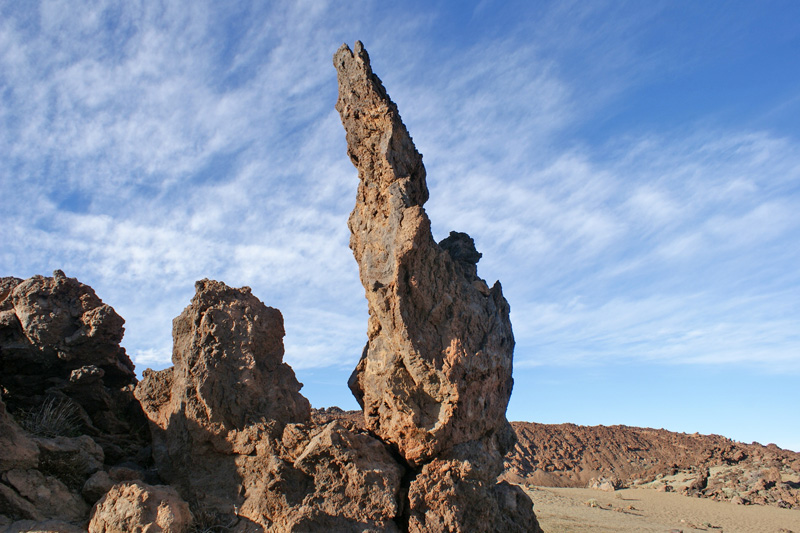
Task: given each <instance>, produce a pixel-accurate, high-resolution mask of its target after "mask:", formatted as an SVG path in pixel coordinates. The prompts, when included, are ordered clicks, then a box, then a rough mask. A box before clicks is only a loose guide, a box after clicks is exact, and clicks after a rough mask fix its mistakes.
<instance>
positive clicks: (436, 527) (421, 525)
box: [408, 459, 542, 533]
mask: <svg viewBox="0 0 800 533" xmlns="http://www.w3.org/2000/svg"><path fill="white" fill-rule="evenodd" d="M408 497H409V504H410V509H411V511H410V517H409V523H408V531H409V532H412V533H423V532H425V533H439V532H464V533H467V532H470V533H472V532H476V533H490V532H495V531H503V532H534V533H537V532H539V533H540V532H541V531H542V530H541V528H540V527H539V523H538V522H537V520H536V516H535V515H534V512H533V504H532V503H531V500H530V498H528V496H527V495H526V494H525V493H524V491H523V490H522V489H521V488H519V487H518V486H516V485H509V484H508V483H506V482H501V483H495V482H494V481H491V480H486V479H485V476H484V475H483V473H482V471H481V469H476V468H474V467H473V465H472V464H471V463H470V462H469V461H458V460H441V459H436V460H434V461H432V462H430V463H428V464H426V465H425V466H424V467H422V471H421V472H420V474H419V475H417V476H416V478H415V479H414V481H413V482H412V483H411V486H410V488H409V494H408Z"/></svg>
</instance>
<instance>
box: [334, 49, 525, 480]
mask: <svg viewBox="0 0 800 533" xmlns="http://www.w3.org/2000/svg"><path fill="white" fill-rule="evenodd" d="M334 64H335V66H336V69H337V71H338V80H339V99H338V101H337V103H336V109H337V111H338V112H339V114H340V116H341V119H342V123H343V124H344V128H345V130H346V132H347V153H348V155H349V156H350V160H351V161H352V162H353V164H354V165H355V166H356V168H358V177H359V181H360V183H359V186H358V194H357V198H356V206H355V209H353V212H352V213H351V215H350V220H349V227H350V231H351V233H352V235H351V237H350V248H351V249H352V250H353V254H354V255H355V259H356V261H357V262H358V265H359V269H360V275H361V283H362V284H363V285H364V289H365V290H366V297H367V301H368V305H369V325H368V331H367V337H368V342H367V345H366V347H365V348H364V351H363V354H362V357H361V360H360V362H359V363H358V366H357V368H356V369H355V371H354V372H353V375H352V376H351V378H350V388H351V390H352V391H353V394H354V395H355V396H356V398H357V399H358V401H359V403H361V405H362V407H363V408H364V416H365V419H366V424H367V426H368V427H369V428H370V429H371V430H372V431H374V432H375V433H376V434H377V435H378V436H380V437H381V438H382V439H384V440H385V441H387V442H390V443H392V444H393V445H394V446H396V447H397V449H398V450H399V451H400V453H401V454H402V455H403V457H404V458H405V459H406V461H408V463H409V464H410V465H411V466H412V467H419V466H421V465H422V464H424V463H425V462H428V461H430V460H431V459H433V458H435V457H440V456H442V455H443V454H445V453H447V452H449V451H451V450H455V449H457V448H464V446H466V445H469V446H470V447H473V446H475V445H479V446H480V448H481V449H482V451H481V454H482V455H484V456H486V455H487V454H488V455H491V456H493V458H494V459H495V460H497V459H499V458H501V457H502V455H503V454H505V452H506V451H507V450H508V449H509V448H510V446H511V445H512V444H513V439H514V437H513V433H512V431H511V428H510V426H509V424H508V421H507V420H506V416H505V413H506V407H507V405H508V399H509V396H510V395H511V388H512V384H513V380H512V378H511V369H512V355H513V351H514V336H513V334H512V331H511V322H510V321H509V306H508V302H506V300H505V298H504V297H503V293H502V289H501V287H500V283H499V282H498V283H495V284H494V286H493V287H492V288H489V287H488V286H487V285H486V283H485V282H484V281H483V280H482V279H480V278H479V277H478V276H477V270H476V266H475V264H476V263H477V261H478V259H479V258H480V254H479V253H478V252H477V251H476V250H475V246H474V243H473V241H472V239H471V238H470V237H469V236H468V235H466V234H464V233H456V232H452V233H451V234H450V237H448V238H447V239H445V240H444V241H442V243H440V244H437V243H436V242H435V241H434V239H433V236H432V235H431V229H430V221H429V219H428V216H427V214H426V213H425V210H424V209H423V207H422V206H423V204H424V203H425V201H426V200H427V199H428V188H427V185H426V182H425V167H424V166H423V164H422V156H421V155H420V154H419V152H417V150H416V148H415V147H414V143H413V142H412V140H411V136H410V135H409V134H408V131H407V130H406V127H405V126H404V125H403V123H402V121H401V119H400V115H399V114H398V111H397V106H396V105H395V104H394V102H392V101H391V99H390V98H389V95H388V94H387V93H386V90H385V89H384V87H383V85H382V84H381V81H380V80H379V79H378V77H377V76H376V75H375V74H373V72H372V68H371V66H370V61H369V56H368V55H367V52H366V50H364V47H363V45H362V44H361V43H360V42H356V45H355V50H354V51H351V50H350V48H348V47H347V45H342V47H341V48H340V49H339V50H338V51H337V52H336V54H335V56H334ZM491 463H493V467H492V468H490V470H495V469H499V467H500V465H499V462H497V463H496V468H495V461H494V460H493V461H491ZM498 471H499V470H498ZM495 475H496V474H495Z"/></svg>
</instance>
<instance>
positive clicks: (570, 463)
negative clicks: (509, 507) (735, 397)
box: [503, 422, 800, 508]
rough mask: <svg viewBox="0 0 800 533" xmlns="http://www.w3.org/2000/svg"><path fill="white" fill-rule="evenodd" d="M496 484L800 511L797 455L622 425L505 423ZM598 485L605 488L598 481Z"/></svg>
mask: <svg viewBox="0 0 800 533" xmlns="http://www.w3.org/2000/svg"><path fill="white" fill-rule="evenodd" d="M512 426H513V427H514V430H515V431H516V433H517V437H518V442H517V444H516V446H515V447H514V450H513V451H512V453H510V454H509V455H508V456H507V457H506V463H505V467H506V470H505V473H504V476H503V477H504V478H505V479H508V480H509V481H513V482H516V483H526V484H530V485H540V486H551V487H585V486H587V485H589V486H591V485H592V484H593V482H595V483H597V487H596V488H601V489H603V490H613V489H614V488H615V487H620V486H622V487H628V486H634V485H635V486H642V487H652V488H654V489H658V490H662V491H668V492H673V491H674V492H679V493H683V494H686V495H690V496H696V497H703V498H711V499H714V500H719V501H734V499H736V501H740V500H741V501H742V503H752V504H761V505H775V506H779V507H787V508H800V453H796V452H791V451H788V450H781V449H780V448H778V447H777V446H775V445H769V446H762V445H760V444H755V443H754V444H743V443H740V442H734V441H732V440H730V439H726V438H724V437H721V436H719V435H700V434H693V435H687V434H685V433H674V432H671V431H666V430H663V429H650V428H637V427H628V426H577V425H575V424H536V423H532V422H512ZM601 479H605V480H606V481H607V483H605V484H604V483H602V482H600V481H599V480H601Z"/></svg>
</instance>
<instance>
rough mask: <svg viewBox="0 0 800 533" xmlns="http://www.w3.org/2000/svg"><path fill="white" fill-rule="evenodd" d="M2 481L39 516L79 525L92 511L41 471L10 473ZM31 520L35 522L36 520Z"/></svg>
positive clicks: (58, 482)
mask: <svg viewBox="0 0 800 533" xmlns="http://www.w3.org/2000/svg"><path fill="white" fill-rule="evenodd" d="M3 481H4V482H6V483H8V485H10V486H11V487H13V488H14V490H15V491H16V492H17V493H19V495H20V496H22V497H23V498H25V499H26V500H27V501H29V502H30V503H32V504H33V506H34V507H35V508H36V509H37V510H38V511H39V512H38V514H40V515H41V516H44V517H46V518H54V519H58V520H66V521H80V520H82V519H84V518H85V516H86V513H87V512H88V510H89V506H88V505H86V502H84V501H83V499H82V498H81V497H80V496H78V495H76V494H74V493H73V492H70V490H69V488H68V487H67V486H66V485H65V484H64V483H62V482H61V481H60V480H59V479H57V478H56V477H53V476H47V475H44V474H42V473H41V472H40V471H39V470H33V469H29V470H17V469H14V470H9V471H8V472H5V473H4V474H3ZM31 518H33V519H36V518H35V516H31Z"/></svg>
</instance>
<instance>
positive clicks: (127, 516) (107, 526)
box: [89, 481, 192, 533]
mask: <svg viewBox="0 0 800 533" xmlns="http://www.w3.org/2000/svg"><path fill="white" fill-rule="evenodd" d="M191 523H192V514H191V512H190V511H189V505H188V504H187V503H186V502H185V501H183V500H182V499H181V497H180V496H179V495H178V493H177V492H175V490H174V489H173V488H172V487H167V486H163V485H156V486H152V485H147V484H145V483H142V482H138V481H135V482H130V483H120V484H118V485H114V486H113V487H112V488H111V490H110V491H109V492H108V494H106V495H105V496H104V497H103V498H102V499H101V500H100V501H99V502H97V504H96V505H95V506H94V509H92V519H91V521H90V522H89V533H129V532H144V531H147V532H153V533H158V532H164V533H183V532H184V531H188V529H189V526H190V525H191Z"/></svg>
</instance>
